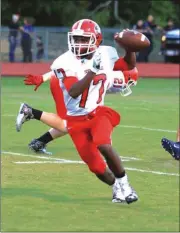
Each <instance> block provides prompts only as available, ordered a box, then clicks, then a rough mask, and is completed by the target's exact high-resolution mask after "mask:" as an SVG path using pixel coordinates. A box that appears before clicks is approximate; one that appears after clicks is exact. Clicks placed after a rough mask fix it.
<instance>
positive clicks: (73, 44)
mask: <svg viewBox="0 0 180 233" xmlns="http://www.w3.org/2000/svg"><path fill="white" fill-rule="evenodd" d="M68 45H69V50H70V51H72V52H73V53H74V54H75V55H76V56H84V55H88V54H90V53H93V52H95V50H96V49H97V46H96V37H95V36H94V35H93V34H92V33H84V34H83V36H80V35H77V34H76V33H75V32H69V33H68Z"/></svg>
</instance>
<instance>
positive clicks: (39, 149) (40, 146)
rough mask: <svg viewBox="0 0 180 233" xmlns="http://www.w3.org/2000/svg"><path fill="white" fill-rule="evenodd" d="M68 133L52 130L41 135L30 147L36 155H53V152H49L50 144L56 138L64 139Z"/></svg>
mask: <svg viewBox="0 0 180 233" xmlns="http://www.w3.org/2000/svg"><path fill="white" fill-rule="evenodd" d="M66 134H67V133H64V132H61V131H59V130H57V129H54V128H51V129H50V130H49V131H47V132H46V133H45V134H43V135H41V136H40V137H39V138H35V139H33V140H32V141H31V142H30V143H29V144H28V147H29V148H30V149H31V150H32V151H33V152H35V153H42V154H47V155H52V153H51V152H48V151H47V149H46V146H47V144H48V143H49V142H51V141H53V140H54V139H56V138H60V137H63V136H64V135H66Z"/></svg>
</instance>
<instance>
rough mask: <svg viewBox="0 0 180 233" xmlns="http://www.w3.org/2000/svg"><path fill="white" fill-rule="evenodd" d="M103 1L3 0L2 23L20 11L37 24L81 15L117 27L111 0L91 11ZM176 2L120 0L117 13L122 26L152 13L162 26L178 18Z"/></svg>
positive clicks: (65, 23) (52, 23)
mask: <svg viewBox="0 0 180 233" xmlns="http://www.w3.org/2000/svg"><path fill="white" fill-rule="evenodd" d="M103 3H106V1H102V0H97V1H93V0H89V1H83V0H78V1H73V0H67V1H60V0H51V1H49V0H34V1H33V4H32V2H31V1H29V0H24V1H22V0H16V1H15V0H9V1H7V0H2V4H1V12H2V24H3V25H7V24H8V22H9V20H11V16H12V14H13V13H20V15H21V16H22V17H25V16H31V17H34V18H35V19H36V25H42V26H70V25H72V23H73V22H75V21H76V20H78V19H81V18H92V19H93V20H95V21H97V22H98V23H99V24H100V25H102V26H116V25H119V21H118V20H117V19H116V18H115V16H114V1H112V2H111V3H110V5H109V6H108V7H105V8H101V9H99V10H97V11H95V13H93V12H94V10H95V9H96V8H97V6H99V5H100V4H103ZM178 9H179V8H178V5H175V4H174V3H173V2H172V1H171V0H166V1H164V0H163V1H162V0H161V1H156V0H146V1H142V0H136V1H135V0H121V1H120V0H119V1H118V16H119V18H121V19H122V20H121V21H122V24H123V25H127V24H131V25H132V24H135V23H136V22H137V20H138V19H143V20H145V19H146V18H147V16H148V14H152V15H153V16H154V17H155V19H156V22H157V23H158V24H160V25H161V26H164V24H165V23H166V20H167V17H169V16H171V17H174V19H175V20H178V17H179V15H178V13H179V12H178Z"/></svg>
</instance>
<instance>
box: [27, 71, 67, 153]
mask: <svg viewBox="0 0 180 233" xmlns="http://www.w3.org/2000/svg"><path fill="white" fill-rule="evenodd" d="M50 90H51V94H52V96H53V99H54V102H55V105H56V112H57V114H58V115H59V116H60V117H61V118H62V119H65V118H66V107H65V103H64V97H63V92H62V89H61V88H60V86H59V80H58V79H57V78H56V76H53V77H52V78H51V79H50ZM64 135H66V133H64V132H61V131H59V130H56V129H53V128H51V129H50V130H49V131H48V132H46V133H45V134H43V135H41V136H40V137H39V138H35V139H33V140H32V141H31V142H30V143H29V144H28V146H29V148H30V149H31V150H32V151H33V152H35V153H44V154H48V155H50V154H52V153H50V152H47V150H46V146H47V144H48V143H49V142H51V141H52V140H54V139H56V138H59V137H62V136H64Z"/></svg>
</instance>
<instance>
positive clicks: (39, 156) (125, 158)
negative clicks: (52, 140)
mask: <svg viewBox="0 0 180 233" xmlns="http://www.w3.org/2000/svg"><path fill="white" fill-rule="evenodd" d="M1 153H2V154H9V155H17V156H24V157H32V158H38V159H47V160H55V161H65V162H72V161H74V160H68V159H60V158H55V157H51V156H48V155H47V156H43V155H42V156H41V155H31V154H23V153H16V152H11V151H2V152H1ZM121 158H122V161H124V162H129V161H132V160H141V159H139V158H135V157H125V156H121ZM77 162H79V161H77Z"/></svg>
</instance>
